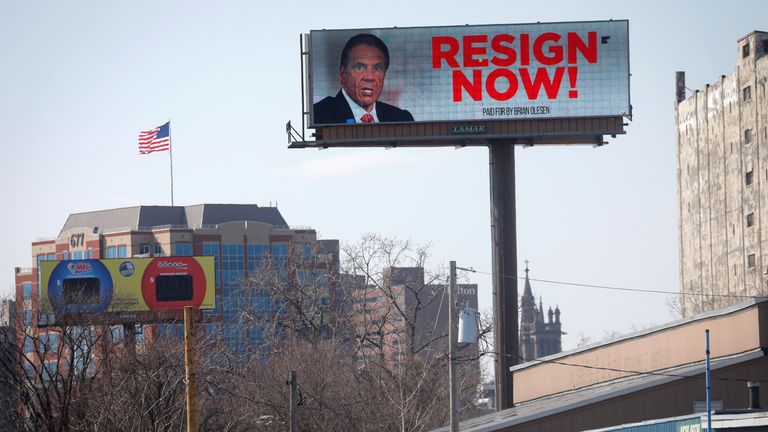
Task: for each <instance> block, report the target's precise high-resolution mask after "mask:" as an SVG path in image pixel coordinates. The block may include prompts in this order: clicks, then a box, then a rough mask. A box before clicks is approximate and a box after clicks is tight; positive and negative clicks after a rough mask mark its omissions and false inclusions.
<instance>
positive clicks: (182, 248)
mask: <svg viewBox="0 0 768 432" xmlns="http://www.w3.org/2000/svg"><path fill="white" fill-rule="evenodd" d="M173 254H174V255H176V256H192V243H187V242H179V243H176V244H174V245H173Z"/></svg>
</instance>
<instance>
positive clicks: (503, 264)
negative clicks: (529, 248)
mask: <svg viewBox="0 0 768 432" xmlns="http://www.w3.org/2000/svg"><path fill="white" fill-rule="evenodd" d="M488 154H489V165H490V166H489V172H490V190H491V249H492V257H493V317H494V318H493V328H494V341H495V344H494V345H495V346H494V351H495V352H496V355H495V362H494V365H495V372H496V410H497V411H501V410H503V409H507V408H511V407H512V406H514V402H513V400H514V399H513V382H512V374H511V373H510V371H509V368H510V366H513V365H515V364H517V361H518V354H519V350H520V348H519V345H518V323H517V232H516V224H517V222H516V219H517V216H516V210H515V143H514V141H494V142H491V143H489V145H488Z"/></svg>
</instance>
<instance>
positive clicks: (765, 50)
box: [763, 40, 768, 54]
mask: <svg viewBox="0 0 768 432" xmlns="http://www.w3.org/2000/svg"><path fill="white" fill-rule="evenodd" d="M763 54H768V40H764V41H763Z"/></svg>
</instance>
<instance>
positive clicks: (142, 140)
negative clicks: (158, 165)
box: [139, 121, 171, 154]
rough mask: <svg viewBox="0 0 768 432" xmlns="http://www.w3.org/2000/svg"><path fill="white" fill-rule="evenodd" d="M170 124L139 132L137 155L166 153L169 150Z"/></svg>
mask: <svg viewBox="0 0 768 432" xmlns="http://www.w3.org/2000/svg"><path fill="white" fill-rule="evenodd" d="M170 132H171V122H170V121H169V122H168V123H166V124H164V125H162V126H158V127H156V128H154V129H152V130H148V131H142V132H139V154H150V153H152V152H159V151H168V150H170V148H171V133H170Z"/></svg>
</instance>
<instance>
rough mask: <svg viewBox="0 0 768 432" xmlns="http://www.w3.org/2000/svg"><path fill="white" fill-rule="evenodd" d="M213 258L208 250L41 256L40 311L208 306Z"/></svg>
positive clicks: (73, 312) (212, 298)
mask: <svg viewBox="0 0 768 432" xmlns="http://www.w3.org/2000/svg"><path fill="white" fill-rule="evenodd" d="M213 263H214V261H213V257H208V256H205V257H157V258H125V259H119V258H118V259H104V260H98V259H87V260H66V261H43V262H41V263H40V305H41V306H40V311H41V313H43V314H53V315H56V317H57V318H58V317H59V316H77V315H80V314H89V315H99V314H122V313H131V312H165V311H179V310H182V309H183V308H184V307H185V306H192V307H194V308H197V309H213V308H214V307H215V279H214V278H215V273H214V264H213ZM143 316H146V314H144V315H143ZM150 316H151V315H150Z"/></svg>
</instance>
